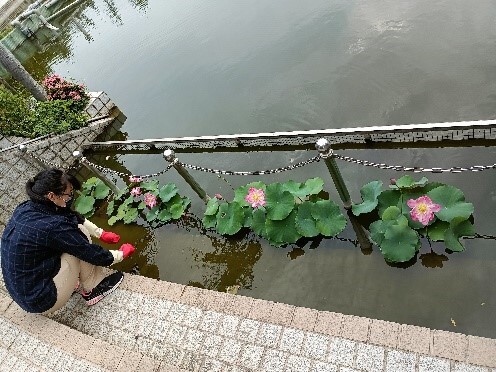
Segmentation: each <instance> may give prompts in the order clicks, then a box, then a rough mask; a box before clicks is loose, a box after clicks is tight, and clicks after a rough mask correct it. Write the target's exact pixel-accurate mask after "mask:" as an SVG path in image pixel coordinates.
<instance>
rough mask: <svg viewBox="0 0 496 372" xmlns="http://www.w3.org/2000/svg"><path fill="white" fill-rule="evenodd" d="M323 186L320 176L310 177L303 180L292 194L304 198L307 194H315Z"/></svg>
mask: <svg viewBox="0 0 496 372" xmlns="http://www.w3.org/2000/svg"><path fill="white" fill-rule="evenodd" d="M323 188H324V180H323V179H322V178H320V177H315V178H310V179H308V180H306V181H305V183H304V184H303V185H302V186H300V189H299V190H297V191H296V192H295V193H292V194H293V195H294V196H297V197H299V198H302V199H303V198H306V197H307V196H308V195H317V194H318V193H319V192H321V191H322V189H323Z"/></svg>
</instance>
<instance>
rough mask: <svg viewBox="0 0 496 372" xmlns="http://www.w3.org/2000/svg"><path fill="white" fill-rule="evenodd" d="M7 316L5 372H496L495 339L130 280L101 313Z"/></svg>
mask: <svg viewBox="0 0 496 372" xmlns="http://www.w3.org/2000/svg"><path fill="white" fill-rule="evenodd" d="M0 313H1V314H0V335H1V338H0V339H1V342H0V366H1V367H0V371H1V370H16V371H18V370H26V371H31V370H33V371H37V370H45V371H52V370H53V371H66V370H67V371H76V370H81V371H82V370H85V371H96V370H117V371H133V370H139V371H181V370H186V371H271V372H276V371H315V372H317V371H322V372H324V371H336V372H337V371H339V372H355V371H388V372H389V371H412V372H427V371H429V372H430V371H433V372H438V371H439V372H444V371H446V372H450V371H456V372H462V371H466V372H496V340H493V339H487V338H481V337H475V336H467V335H462V334H457V333H452V332H446V331H438V330H431V329H428V328H422V327H416V326H409V325H402V324H397V323H391V322H386V321H381V320H374V319H368V318H362V317H357V316H349V315H344V314H338V313H332V312H326V311H317V310H313V309H307V308H301V307H295V306H291V305H286V304H282V303H274V302H270V301H264V300H259V299H252V298H249V297H244V296H239V295H230V294H226V293H219V292H213V291H209V290H204V289H199V288H194V287H189V286H184V285H179V284H175V283H169V282H164V281H157V280H154V279H149V278H144V277H141V276H134V275H129V274H126V276H125V280H124V282H123V283H122V284H121V286H120V288H119V289H117V290H116V291H115V292H114V293H112V294H111V295H110V296H108V297H107V298H106V299H104V300H103V301H102V302H100V303H99V304H97V305H95V306H93V307H87V306H86V305H85V304H84V302H83V301H82V299H81V297H80V296H79V295H77V294H75V295H74V296H73V297H72V298H71V300H70V301H69V303H68V304H67V305H66V307H64V308H63V309H61V310H60V311H58V312H57V313H56V314H54V315H52V316H51V318H47V317H44V316H40V315H33V314H27V313H25V312H24V311H22V310H20V309H19V307H18V306H17V305H16V304H14V303H12V301H11V300H10V298H8V297H6V296H5V295H3V296H0Z"/></svg>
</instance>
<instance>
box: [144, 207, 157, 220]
mask: <svg viewBox="0 0 496 372" xmlns="http://www.w3.org/2000/svg"><path fill="white" fill-rule="evenodd" d="M159 212H160V207H159V206H158V205H156V206H154V207H153V208H152V209H150V210H149V211H148V212H146V214H145V218H146V220H147V221H148V222H152V221H154V220H155V219H156V218H157V216H158V213H159Z"/></svg>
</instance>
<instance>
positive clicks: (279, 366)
mask: <svg viewBox="0 0 496 372" xmlns="http://www.w3.org/2000/svg"><path fill="white" fill-rule="evenodd" d="M288 357H289V354H286V353H284V352H282V351H278V350H273V349H269V350H267V352H266V353H265V355H264V357H263V359H262V365H261V370H262V371H267V372H280V371H281V372H282V371H284V366H285V365H286V360H287V359H288Z"/></svg>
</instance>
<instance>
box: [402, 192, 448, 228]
mask: <svg viewBox="0 0 496 372" xmlns="http://www.w3.org/2000/svg"><path fill="white" fill-rule="evenodd" d="M406 204H407V205H408V206H409V207H410V208H412V210H411V211H410V217H411V218H412V220H413V221H418V222H420V223H421V224H422V225H424V226H427V225H428V224H429V222H430V221H432V220H433V219H434V213H435V212H439V211H440V210H441V206H440V205H439V204H436V203H433V202H432V200H431V198H429V197H428V196H427V195H424V196H421V197H419V198H418V199H409V200H408V201H407V202H406Z"/></svg>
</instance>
